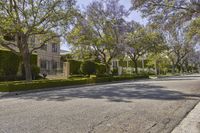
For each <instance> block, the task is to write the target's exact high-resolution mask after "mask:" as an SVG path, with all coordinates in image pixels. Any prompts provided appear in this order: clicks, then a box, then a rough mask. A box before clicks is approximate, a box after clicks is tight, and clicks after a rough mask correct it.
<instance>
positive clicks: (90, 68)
mask: <svg viewBox="0 0 200 133" xmlns="http://www.w3.org/2000/svg"><path fill="white" fill-rule="evenodd" d="M80 70H81V73H83V74H85V75H91V74H95V73H96V64H95V62H93V61H90V60H86V61H84V62H82V64H81V67H80Z"/></svg>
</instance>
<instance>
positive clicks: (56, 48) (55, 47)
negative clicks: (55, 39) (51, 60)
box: [52, 44, 58, 52]
mask: <svg viewBox="0 0 200 133" xmlns="http://www.w3.org/2000/svg"><path fill="white" fill-rule="evenodd" d="M52 52H58V47H57V44H52Z"/></svg>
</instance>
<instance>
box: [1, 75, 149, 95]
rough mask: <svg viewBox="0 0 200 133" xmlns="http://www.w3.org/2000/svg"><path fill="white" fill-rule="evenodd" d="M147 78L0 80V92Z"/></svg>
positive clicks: (144, 76) (143, 76) (142, 76)
mask: <svg viewBox="0 0 200 133" xmlns="http://www.w3.org/2000/svg"><path fill="white" fill-rule="evenodd" d="M141 78H148V76H146V75H140V76H121V77H119V76H117V77H102V78H99V77H93V78H78V79H67V80H35V81H32V82H30V83H27V82H20V81H15V82H0V92H14V91H27V90H35V89H43V88H52V87H61V86H71V85H84V84H92V83H104V82H111V81H122V80H131V79H141Z"/></svg>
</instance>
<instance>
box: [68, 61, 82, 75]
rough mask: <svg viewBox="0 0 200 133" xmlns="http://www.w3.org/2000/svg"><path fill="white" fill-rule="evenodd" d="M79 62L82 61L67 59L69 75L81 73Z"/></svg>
mask: <svg viewBox="0 0 200 133" xmlns="http://www.w3.org/2000/svg"><path fill="white" fill-rule="evenodd" d="M81 63H82V62H81V61H77V60H69V64H70V75H76V74H81V72H80V66H81Z"/></svg>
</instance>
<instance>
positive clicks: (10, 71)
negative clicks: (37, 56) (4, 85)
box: [0, 51, 19, 76]
mask: <svg viewBox="0 0 200 133" xmlns="http://www.w3.org/2000/svg"><path fill="white" fill-rule="evenodd" d="M18 67H19V58H18V57H17V56H16V55H15V54H13V53H11V52H9V51H0V75H1V76H11V75H12V76H13V75H16V74H17V71H18Z"/></svg>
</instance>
